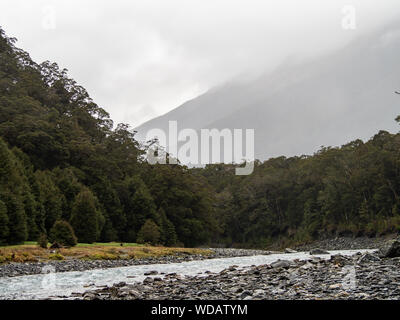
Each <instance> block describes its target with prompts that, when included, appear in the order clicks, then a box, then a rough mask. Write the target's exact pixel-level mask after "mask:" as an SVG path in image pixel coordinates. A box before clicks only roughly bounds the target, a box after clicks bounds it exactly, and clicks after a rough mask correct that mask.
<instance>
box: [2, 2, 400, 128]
mask: <svg viewBox="0 0 400 320" xmlns="http://www.w3.org/2000/svg"><path fill="white" fill-rule="evenodd" d="M345 5H352V6H354V8H355V9H356V19H357V20H356V29H355V30H345V29H343V28H342V19H343V18H344V13H343V12H342V9H343V7H344V6H345ZM399 12H400V1H399V0H384V1H379V0H348V1H343V0H324V1H321V0H259V1H256V0H240V1H239V0H238V1H235V0H203V1H200V0H196V1H194V0H193V1H192V0H159V1H153V0H140V1H139V0H129V1H128V0H126V1H123V0H112V1H110V0H107V1H103V0H79V1H78V0H54V1H51V0H46V1H44V0H43V1H42V0H34V1H32V0H24V1H20V0H0V26H2V27H3V28H4V29H5V31H6V33H7V34H8V35H9V36H13V37H16V38H18V40H19V41H18V43H17V45H18V46H19V47H21V48H23V49H25V50H26V51H28V52H29V53H30V54H31V56H32V58H33V59H34V60H35V61H36V62H42V61H44V60H50V61H55V62H57V63H58V64H59V65H60V66H61V67H64V68H67V69H68V70H69V72H70V76H71V77H72V78H74V79H75V80H76V81H77V82H78V83H79V84H81V85H83V86H84V87H85V88H86V89H87V90H88V92H89V94H90V95H91V96H92V98H93V99H94V101H95V102H97V103H98V104H99V105H100V106H102V107H104V108H105V109H106V110H107V111H108V112H110V114H111V117H112V118H113V119H114V120H115V121H116V122H126V123H129V124H131V125H132V126H136V125H139V124H141V123H142V122H144V121H146V120H149V119H151V118H153V117H155V116H158V115H161V114H164V113H165V112H167V111H169V110H171V109H173V108H175V107H177V106H179V105H180V104H181V103H183V102H185V101H186V100H188V99H191V98H194V97H196V96H197V95H199V94H201V93H202V92H205V91H206V90H207V89H209V88H212V87H214V86H216V85H219V84H222V83H224V82H227V81H230V80H231V79H246V77H249V76H252V75H254V74H256V73H260V72H263V71H265V70H270V69H273V68H274V67H276V66H278V65H279V64H280V63H282V62H283V61H285V59H287V58H288V57H290V58H292V59H293V58H295V59H297V58H304V57H308V56H312V55H318V54H321V53H323V52H326V51H328V50H332V49H335V48H340V46H343V45H345V44H346V43H348V42H349V41H351V40H352V39H354V38H355V37H357V36H359V35H362V34H363V33H366V32H368V31H370V30H373V29H374V28H376V27H379V26H381V25H383V24H384V23H387V22H388V21H390V20H391V19H392V18H393V16H394V15H395V14H398V13H399Z"/></svg>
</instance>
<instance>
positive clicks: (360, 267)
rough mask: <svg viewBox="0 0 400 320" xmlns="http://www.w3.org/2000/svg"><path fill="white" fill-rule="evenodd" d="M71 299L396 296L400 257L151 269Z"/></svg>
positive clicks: (398, 294) (362, 256) (358, 256)
mask: <svg viewBox="0 0 400 320" xmlns="http://www.w3.org/2000/svg"><path fill="white" fill-rule="evenodd" d="M72 298H74V299H86V300H92V299H104V300H110V299H124V300H125V299H127V300H129V299H161V300H162V299H173V300H179V299H224V300H225V299H228V300H229V299H243V300H250V299H289V300H297V299H299V300H300V299H301V300H303V299H400V258H380V257H379V256H378V254H371V253H365V254H361V253H358V254H355V255H353V256H341V255H334V256H332V257H330V259H326V260H325V259H322V258H321V257H312V258H310V259H308V260H304V261H299V260H295V261H285V260H280V261H277V262H273V263H271V264H267V265H261V266H253V267H246V268H238V267H236V266H231V267H229V268H227V269H225V270H223V271H221V272H219V273H207V272H206V273H205V274H202V275H197V276H185V277H182V276H180V275H178V274H175V273H171V274H167V275H165V276H163V277H162V276H161V275H158V274H157V273H156V272H154V273H149V274H148V277H147V278H146V279H144V281H142V282H140V283H134V284H126V283H117V284H114V285H112V286H104V287H100V288H96V289H91V290H88V291H86V292H84V293H78V294H75V295H73V297H72Z"/></svg>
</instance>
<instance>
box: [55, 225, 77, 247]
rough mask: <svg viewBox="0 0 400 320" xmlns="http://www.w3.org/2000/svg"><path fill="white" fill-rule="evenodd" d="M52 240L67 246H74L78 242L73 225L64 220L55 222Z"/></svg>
mask: <svg viewBox="0 0 400 320" xmlns="http://www.w3.org/2000/svg"><path fill="white" fill-rule="evenodd" d="M50 241H51V242H52V243H58V244H60V245H62V246H66V247H73V246H75V245H76V244H77V242H78V241H77V238H76V236H75V234H74V230H73V229H72V227H71V225H70V224H69V223H68V222H66V221H63V220H58V221H56V222H55V223H54V226H53V227H52V228H51V230H50Z"/></svg>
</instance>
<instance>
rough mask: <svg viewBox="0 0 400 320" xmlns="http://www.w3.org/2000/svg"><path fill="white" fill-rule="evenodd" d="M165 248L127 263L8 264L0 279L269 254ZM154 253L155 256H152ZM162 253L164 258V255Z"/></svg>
mask: <svg viewBox="0 0 400 320" xmlns="http://www.w3.org/2000/svg"><path fill="white" fill-rule="evenodd" d="M164 249H165V250H164V251H161V250H162V248H158V247H141V248H137V249H136V250H135V252H136V253H137V252H138V251H140V250H145V251H146V252H147V255H150V256H148V257H144V258H138V257H136V258H135V257H129V256H127V257H126V259H111V260H107V259H105V260H104V259H74V258H70V259H66V260H61V261H48V260H46V261H40V262H25V263H6V264H1V265H0V277H16V276H24V275H33V274H40V273H42V272H43V270H44V269H45V267H49V266H51V267H54V270H55V271H56V272H69V271H85V270H93V269H108V268H118V267H128V266H135V265H150V264H169V263H180V262H187V261H195V260H205V259H216V258H232V257H244V256H254V255H266V254H270V253H271V252H269V251H264V250H246V249H223V248H217V249H183V248H164ZM152 250H157V253H158V256H157V255H155V254H154V255H153V256H151V255H152ZM153 253H154V252H153ZM161 253H162V254H161Z"/></svg>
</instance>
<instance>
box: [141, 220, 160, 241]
mask: <svg viewBox="0 0 400 320" xmlns="http://www.w3.org/2000/svg"><path fill="white" fill-rule="evenodd" d="M159 240H160V228H159V227H158V226H157V225H156V224H155V222H154V221H153V220H151V219H148V220H146V222H145V223H144V225H143V226H142V228H141V229H140V230H139V233H138V237H137V242H138V243H150V244H152V245H156V244H158V243H159Z"/></svg>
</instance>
